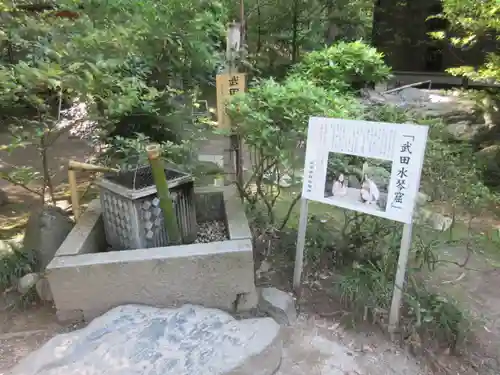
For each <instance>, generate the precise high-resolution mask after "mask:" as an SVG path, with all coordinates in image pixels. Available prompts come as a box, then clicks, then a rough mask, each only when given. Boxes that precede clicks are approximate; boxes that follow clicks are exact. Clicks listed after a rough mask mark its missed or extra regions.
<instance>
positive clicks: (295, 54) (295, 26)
mask: <svg viewBox="0 0 500 375" xmlns="http://www.w3.org/2000/svg"><path fill="white" fill-rule="evenodd" d="M298 36H299V0H294V1H293V16H292V63H296V62H297V60H298V58H299V45H298V43H299V42H298Z"/></svg>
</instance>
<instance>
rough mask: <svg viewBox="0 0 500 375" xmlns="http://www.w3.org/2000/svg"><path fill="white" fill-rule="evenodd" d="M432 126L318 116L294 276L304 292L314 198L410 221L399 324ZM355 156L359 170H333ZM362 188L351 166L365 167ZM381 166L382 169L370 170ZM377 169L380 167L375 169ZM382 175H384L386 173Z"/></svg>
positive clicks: (398, 293)
mask: <svg viewBox="0 0 500 375" xmlns="http://www.w3.org/2000/svg"><path fill="white" fill-rule="evenodd" d="M427 132H428V127H427V126H421V125H409V124H390V123H380V122H370V121H355V120H340V119H332V118H321V117H312V118H311V119H310V120H309V127H308V132H307V148H306V160H305V168H304V182H303V187H302V202H301V211H300V220H299V228H298V235H297V249H296V256H295V268H294V276H293V286H294V289H296V290H299V288H300V285H301V276H302V269H303V259H304V251H305V237H306V229H307V222H308V219H307V211H308V210H307V209H308V200H313V201H317V202H321V203H325V204H329V205H332V206H337V207H342V208H345V209H348V210H353V211H358V212H362V213H365V214H368V215H374V216H378V217H382V218H386V219H389V220H394V221H399V222H402V223H404V228H403V237H402V240H401V248H400V252H399V260H398V268H397V272H396V278H395V285H394V292H393V298H392V305H391V311H390V316H389V330H390V332H391V334H392V333H394V331H395V330H396V328H397V326H398V325H399V310H400V306H401V297H402V293H403V289H404V281H405V274H406V268H407V262H408V254H409V251H410V247H411V232H412V222H413V210H414V207H415V200H416V197H417V194H418V189H419V187H420V174H421V170H422V164H423V161H424V153H425V146H426V142H427ZM345 155H349V156H351V157H352V158H351V159H352V160H351V161H349V163H352V165H351V164H350V165H351V166H352V167H353V168H347V169H346V170H342V171H340V170H335V171H331V170H330V171H329V167H328V166H329V165H331V164H332V163H333V162H335V159H337V160H338V158H341V157H342V156H345ZM361 166H362V176H355V177H357V178H360V181H361V184H360V185H361V186H360V185H357V186H350V184H349V181H351V179H349V176H348V173H349V172H348V171H349V170H356V169H358V170H361ZM370 168H375V169H376V170H377V172H376V173H375V172H372V173H371V172H370V170H372V169H370ZM373 170H374V169H373ZM372 174H373V175H372ZM381 176H382V177H381Z"/></svg>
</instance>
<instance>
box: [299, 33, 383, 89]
mask: <svg viewBox="0 0 500 375" xmlns="http://www.w3.org/2000/svg"><path fill="white" fill-rule="evenodd" d="M292 73H293V74H296V75H299V76H300V77H302V78H304V79H307V80H311V81H312V82H314V83H315V84H316V85H318V86H321V87H323V88H325V89H328V90H339V91H346V90H353V89H360V88H362V87H363V86H365V85H366V84H374V83H378V82H381V81H384V80H386V79H387V78H389V77H390V68H389V67H388V66H387V65H385V63H384V60H383V55H382V53H380V52H377V50H376V49H375V48H373V47H371V46H369V45H367V44H365V43H363V42H362V41H356V42H351V43H346V42H339V43H336V44H334V45H332V46H331V47H328V48H325V49H322V50H318V51H314V52H310V53H308V54H306V55H305V56H304V58H303V59H302V61H301V62H300V63H298V64H297V65H295V66H294V67H293V69H292Z"/></svg>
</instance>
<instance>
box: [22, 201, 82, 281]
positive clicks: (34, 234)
mask: <svg viewBox="0 0 500 375" xmlns="http://www.w3.org/2000/svg"><path fill="white" fill-rule="evenodd" d="M72 228H73V221H72V220H71V219H70V218H69V214H68V213H66V212H64V211H63V210H61V209H60V208H59V207H44V208H42V209H39V210H37V211H35V212H33V213H32V214H31V215H30V217H29V219H28V223H27V225H26V232H25V236H24V241H23V248H24V250H25V251H34V252H35V254H36V260H37V271H43V270H44V269H45V267H47V265H48V264H49V263H50V261H51V260H52V258H54V255H55V253H56V251H57V249H58V248H59V246H61V244H62V243H63V241H64V240H65V239H66V237H67V235H68V234H69V232H70V231H71V229H72Z"/></svg>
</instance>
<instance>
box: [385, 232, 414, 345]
mask: <svg viewBox="0 0 500 375" xmlns="http://www.w3.org/2000/svg"><path fill="white" fill-rule="evenodd" d="M412 226H413V224H404V227H403V237H402V238H401V248H400V250H399V259H398V268H397V271H396V280H395V282H394V292H393V294H392V303H391V311H390V313H389V333H390V334H391V338H392V339H394V334H395V332H396V329H397V327H398V325H399V310H400V307H401V297H402V296H403V290H404V284H405V276H406V267H407V266H408V254H409V253H410V247H411V233H412Z"/></svg>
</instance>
